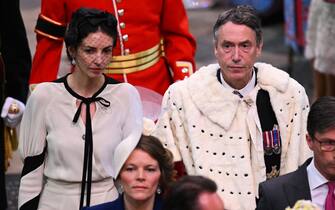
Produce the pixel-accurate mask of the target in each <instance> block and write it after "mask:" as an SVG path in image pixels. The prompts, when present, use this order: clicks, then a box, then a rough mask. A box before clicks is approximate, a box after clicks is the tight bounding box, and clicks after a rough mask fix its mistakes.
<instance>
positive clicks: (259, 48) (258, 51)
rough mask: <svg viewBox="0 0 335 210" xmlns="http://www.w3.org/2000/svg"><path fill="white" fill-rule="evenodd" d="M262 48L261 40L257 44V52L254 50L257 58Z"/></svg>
mask: <svg viewBox="0 0 335 210" xmlns="http://www.w3.org/2000/svg"><path fill="white" fill-rule="evenodd" d="M262 49H263V41H261V43H259V45H258V46H257V52H256V56H257V58H258V57H259V56H260V55H261V54H262Z"/></svg>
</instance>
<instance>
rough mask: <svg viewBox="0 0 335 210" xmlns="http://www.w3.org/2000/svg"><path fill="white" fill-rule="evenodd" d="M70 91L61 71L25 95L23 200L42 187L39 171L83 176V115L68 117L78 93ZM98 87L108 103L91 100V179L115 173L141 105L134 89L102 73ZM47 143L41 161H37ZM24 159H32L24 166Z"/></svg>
mask: <svg viewBox="0 0 335 210" xmlns="http://www.w3.org/2000/svg"><path fill="white" fill-rule="evenodd" d="M71 91H72V90H71V89H70V88H69V87H68V86H67V85H66V78H65V77H64V78H62V79H60V80H58V82H47V83H42V84H39V85H38V86H37V87H36V89H35V90H34V91H33V92H32V94H31V96H30V97H29V100H28V103H27V106H26V110H25V113H24V116H23V119H22V122H21V128H20V138H19V150H20V153H21V155H22V158H23V159H25V166H24V171H25V173H26V174H23V175H22V178H21V185H20V193H19V203H21V204H22V203H25V202H26V201H28V200H30V199H32V198H33V195H34V194H35V195H36V194H38V193H40V192H39V191H40V190H41V189H42V176H43V174H44V175H45V176H46V177H47V178H52V179H55V180H59V181H65V182H81V180H82V170H83V156H84V145H85V141H84V139H85V137H84V135H85V124H84V122H83V121H82V118H81V117H79V120H78V121H77V123H73V122H72V120H73V118H74V115H75V113H76V111H77V109H78V108H77V106H76V101H77V100H78V99H77V98H75V97H74V95H73V94H71ZM100 91H101V92H100V93H99V94H98V97H102V98H103V99H105V100H107V101H109V102H110V106H109V107H105V106H103V105H102V104H101V103H100V102H95V105H96V111H95V113H94V115H93V116H91V118H92V136H93V161H92V165H93V167H92V181H99V180H103V179H105V178H109V177H116V176H117V174H118V173H119V171H120V169H121V167H122V165H123V163H124V162H125V160H126V159H127V157H128V156H129V154H130V152H131V151H132V150H133V149H134V148H135V146H136V144H137V142H138V140H139V139H140V136H141V133H142V107H141V101H140V97H139V94H138V92H137V91H136V89H135V88H134V87H133V86H132V85H130V84H128V83H115V81H114V80H112V79H108V78H106V82H105V84H104V86H103V87H102V88H101V90H100ZM72 92H73V91H72ZM45 147H46V155H45V159H44V163H42V165H38V163H37V162H38V157H39V155H41V154H42V153H43V150H44V148H45ZM34 158H36V162H35V163H34ZM28 159H30V161H29V162H30V163H29V166H26V162H27V163H28ZM32 160H33V161H32ZM32 162H33V163H32ZM32 165H36V167H32ZM28 168H29V169H28ZM31 186H34V187H33V188H31ZM32 191H33V192H32Z"/></svg>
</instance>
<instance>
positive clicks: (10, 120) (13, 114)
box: [1, 97, 25, 128]
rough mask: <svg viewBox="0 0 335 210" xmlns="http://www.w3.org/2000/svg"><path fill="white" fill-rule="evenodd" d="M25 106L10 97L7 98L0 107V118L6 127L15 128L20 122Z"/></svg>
mask: <svg viewBox="0 0 335 210" xmlns="http://www.w3.org/2000/svg"><path fill="white" fill-rule="evenodd" d="M24 110H25V105H24V104H23V103H22V102H21V101H19V100H16V99H14V98H12V97H7V98H6V100H5V103H4V104H3V106H2V111H1V117H2V118H3V119H4V123H5V125H6V126H8V127H10V128H15V127H16V126H17V125H18V124H19V123H20V121H21V118H22V115H23V112H24Z"/></svg>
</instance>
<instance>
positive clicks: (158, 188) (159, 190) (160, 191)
mask: <svg viewBox="0 0 335 210" xmlns="http://www.w3.org/2000/svg"><path fill="white" fill-rule="evenodd" d="M156 193H157V194H158V195H160V194H161V193H162V189H161V188H160V186H158V187H157V190H156Z"/></svg>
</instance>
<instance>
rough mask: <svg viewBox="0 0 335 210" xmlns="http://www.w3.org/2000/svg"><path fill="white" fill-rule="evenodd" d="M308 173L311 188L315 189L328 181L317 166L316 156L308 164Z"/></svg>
mask: <svg viewBox="0 0 335 210" xmlns="http://www.w3.org/2000/svg"><path fill="white" fill-rule="evenodd" d="M307 175H308V182H309V187H310V189H311V190H314V189H316V188H318V187H320V186H322V185H324V184H326V183H327V182H328V180H327V179H326V178H325V177H324V176H323V175H322V174H321V173H320V172H319V171H318V169H317V168H316V167H315V163H314V158H313V159H312V161H311V163H310V164H309V165H308V166H307Z"/></svg>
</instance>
